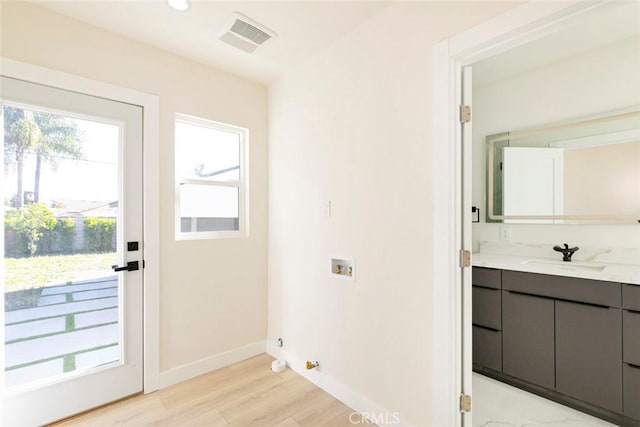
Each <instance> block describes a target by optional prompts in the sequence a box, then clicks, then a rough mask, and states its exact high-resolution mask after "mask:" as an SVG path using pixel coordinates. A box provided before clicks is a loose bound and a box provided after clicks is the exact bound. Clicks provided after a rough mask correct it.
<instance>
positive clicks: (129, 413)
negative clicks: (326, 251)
mask: <svg viewBox="0 0 640 427" xmlns="http://www.w3.org/2000/svg"><path fill="white" fill-rule="evenodd" d="M272 361H273V358H272V357H271V356H269V355H267V354H263V355H260V356H256V357H253V358H251V359H248V360H245V361H243V362H240V363H236V364H235V365H231V366H228V367H226V368H222V369H219V370H217V371H214V372H210V373H208V374H205V375H202V376H200V377H197V378H194V379H192V380H189V381H185V382H183V383H180V384H176V385H174V386H172V387H168V388H165V389H162V390H160V391H157V392H154V393H151V394H147V395H138V396H134V397H132V398H129V399H126V400H122V401H119V402H116V403H114V404H111V405H108V406H104V407H102V408H98V409H96V410H93V411H91V412H87V413H84V414H81V415H79V416H76V417H74V418H70V419H67V420H63V421H62V422H59V423H57V424H54V425H55V426H113V425H119V426H122V425H124V426H136V427H137V426H148V425H158V426H198V427H208V426H214V427H216V426H260V427H268V426H274V427H275V426H277V427H296V426H302V427H306V426H335V427H339V426H351V427H353V426H354V425H355V424H352V423H351V422H350V420H349V415H350V414H351V413H352V412H353V410H352V409H350V408H349V407H348V406H345V405H344V404H343V403H341V402H340V401H338V400H336V399H335V398H334V397H332V396H331V395H329V394H327V393H326V392H324V391H323V390H321V389H319V388H318V387H316V386H315V385H313V384H312V383H310V382H309V381H307V380H305V379H304V378H303V377H301V376H300V375H298V374H296V373H295V372H293V371H292V370H291V369H289V368H287V369H286V370H285V371H284V372H281V373H274V372H272V371H271V362H272ZM352 419H353V420H354V421H356V422H358V423H359V424H363V423H364V422H363V421H364V420H361V419H360V417H359V416H352Z"/></svg>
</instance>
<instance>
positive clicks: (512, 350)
mask: <svg viewBox="0 0 640 427" xmlns="http://www.w3.org/2000/svg"><path fill="white" fill-rule="evenodd" d="M553 317H554V301H553V300H552V299H548V298H540V297H535V296H531V295H525V294H518V293H514V292H508V291H503V295H502V320H503V321H502V370H503V372H504V373H505V374H508V375H511V376H513V377H516V378H520V379H523V380H526V381H529V382H531V383H533V384H537V385H540V386H543V387H547V388H550V389H553V388H554V385H555V375H554V320H553Z"/></svg>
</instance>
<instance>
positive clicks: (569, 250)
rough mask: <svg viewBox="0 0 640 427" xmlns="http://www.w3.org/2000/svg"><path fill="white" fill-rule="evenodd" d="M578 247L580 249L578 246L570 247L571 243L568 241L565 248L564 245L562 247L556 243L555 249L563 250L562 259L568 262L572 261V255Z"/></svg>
mask: <svg viewBox="0 0 640 427" xmlns="http://www.w3.org/2000/svg"><path fill="white" fill-rule="evenodd" d="M578 249H580V248H579V247H577V246H576V247H575V248H570V247H569V245H567V244H566V243H565V244H564V248H562V247H560V246H558V245H555V246H554V247H553V250H554V251H557V252H562V260H563V261H567V262H571V255H573V253H574V252H575V251H577V250H578Z"/></svg>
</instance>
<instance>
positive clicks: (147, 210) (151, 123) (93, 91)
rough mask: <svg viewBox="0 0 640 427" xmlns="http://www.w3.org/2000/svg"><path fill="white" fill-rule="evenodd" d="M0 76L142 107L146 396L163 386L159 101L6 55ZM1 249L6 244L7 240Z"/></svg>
mask: <svg viewBox="0 0 640 427" xmlns="http://www.w3.org/2000/svg"><path fill="white" fill-rule="evenodd" d="M0 74H2V75H4V76H6V77H12V78H15V79H19V80H25V81H29V82H32V83H38V84H42V85H47V86H52V87H56V88H59V89H65V90H69V91H72V92H79V93H82V94H86V95H92V96H96V97H100V98H106V99H111V100H114V101H119V102H124V103H128V104H134V105H138V106H141V107H142V111H143V128H142V134H143V158H142V163H143V164H142V168H143V177H142V179H143V201H142V203H143V205H142V206H143V236H144V244H143V259H144V261H145V267H144V275H143V277H144V281H143V365H144V366H143V392H144V393H145V394H146V393H150V392H152V391H155V390H158V388H159V384H160V333H159V331H160V298H159V296H160V286H159V284H160V186H159V182H160V167H159V164H160V132H159V129H160V99H159V97H158V96H156V95H151V94H148V93H144V92H140V91H137V90H133V89H129V88H125V87H121V86H116V85H112V84H108V83H103V82H100V81H97V80H91V79H87V78H85V77H81V76H77V75H73V74H68V73H64V72H60V71H56V70H52V69H49V68H45V67H40V66H37V65H33V64H29V63H25V62H20V61H16V60H13V59H9V58H5V57H1V56H0ZM0 245H4V241H3V242H2V243H0ZM3 249H4V248H3ZM3 318H4V312H2V314H1V315H0V320H3ZM2 324H4V322H2ZM2 335H4V334H2Z"/></svg>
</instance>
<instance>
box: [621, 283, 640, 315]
mask: <svg viewBox="0 0 640 427" xmlns="http://www.w3.org/2000/svg"><path fill="white" fill-rule="evenodd" d="M622 306H623V307H624V308H626V309H629V310H636V311H640V285H622Z"/></svg>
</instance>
